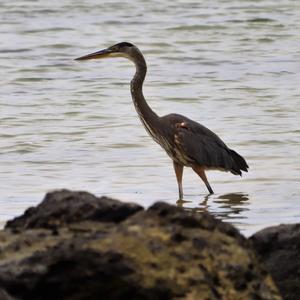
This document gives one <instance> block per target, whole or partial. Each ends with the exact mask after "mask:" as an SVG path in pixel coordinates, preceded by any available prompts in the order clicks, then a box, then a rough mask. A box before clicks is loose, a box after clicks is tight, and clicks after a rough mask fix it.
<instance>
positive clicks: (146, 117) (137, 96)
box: [130, 53, 158, 129]
mask: <svg viewBox="0 0 300 300" xmlns="http://www.w3.org/2000/svg"><path fill="white" fill-rule="evenodd" d="M134 63H135V66H136V72H135V75H134V77H133V79H132V80H131V83H130V90H131V96H132V100H133V103H134V106H135V109H136V111H137V113H138V114H139V117H140V118H141V120H142V122H143V123H144V125H145V126H146V128H147V127H148V126H150V127H152V124H153V123H154V122H155V121H156V120H157V119H158V116H157V114H156V113H155V112H154V111H153V110H152V109H151V108H150V106H149V105H148V104H147V102H146V100H145V98H144V95H143V82H144V79H145V77H146V73H147V65H146V62H145V59H144V57H143V55H142V54H141V53H140V54H139V55H138V56H137V57H136V58H135V59H134ZM147 125H148V126H147ZM147 129H149V128H147Z"/></svg>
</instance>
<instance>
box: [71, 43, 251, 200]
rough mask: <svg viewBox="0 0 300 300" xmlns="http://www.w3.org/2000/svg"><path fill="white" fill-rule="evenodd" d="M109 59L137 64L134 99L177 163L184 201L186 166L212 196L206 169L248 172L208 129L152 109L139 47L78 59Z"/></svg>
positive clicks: (123, 47) (115, 48) (118, 46)
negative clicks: (146, 90)
mask: <svg viewBox="0 0 300 300" xmlns="http://www.w3.org/2000/svg"><path fill="white" fill-rule="evenodd" d="M106 57H125V58H127V59H129V60H131V61H132V62H133V63H134V64H135V67H136V73H135V75H134V77H133V79H132V80H131V84H130V90H131V96H132V100H133V103H134V106H135V108H136V111H137V113H138V115H139V117H140V119H141V121H142V123H143V125H144V126H145V128H146V130H147V131H148V133H149V134H150V135H151V136H152V138H153V139H154V140H155V141H156V142H157V143H158V144H159V145H160V146H161V147H162V148H163V149H165V151H166V152H167V154H168V155H169V156H170V157H171V159H172V160H173V166H174V170H175V173H176V179H177V183H178V192H179V199H180V200H182V198H183V189H182V174H183V167H191V168H192V169H193V170H194V171H195V172H196V173H197V174H198V175H199V176H200V178H201V179H202V180H203V181H204V183H205V185H206V187H207V189H208V191H209V193H210V194H213V190H212V188H211V187H210V185H209V183H208V180H207V177H206V174H205V171H206V170H214V169H217V170H221V171H226V172H228V171H229V172H231V173H233V174H234V175H242V172H241V171H245V172H247V171H248V170H247V169H248V165H247V163H246V161H245V159H244V158H243V157H242V156H240V155H239V154H238V153H236V152H235V151H233V150H231V149H230V148H228V147H227V146H226V145H225V143H224V142H223V141H222V140H221V139H220V138H219V137H218V136H217V135H216V134H215V133H213V132H212V131H210V130H209V129H208V128H206V127H205V126H203V125H201V124H199V123H197V122H195V121H193V120H190V119H188V118H187V117H185V116H182V115H179V114H169V115H166V116H163V117H159V116H158V115H157V114H156V113H155V112H154V111H153V110H152V109H151V108H150V106H149V105H148V104H147V102H146V100H145V98H144V95H143V89H142V88H143V82H144V79H145V76H146V72H147V65H146V61H145V59H144V56H143V54H142V53H141V51H140V50H139V49H138V48H137V47H136V46H134V45H132V44H130V43H127V42H123V43H119V44H116V45H114V46H111V47H109V48H107V49H104V50H101V51H97V52H94V53H91V54H88V55H85V56H81V57H79V58H76V60H88V59H97V58H106Z"/></svg>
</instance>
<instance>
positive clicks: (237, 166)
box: [229, 149, 249, 176]
mask: <svg viewBox="0 0 300 300" xmlns="http://www.w3.org/2000/svg"><path fill="white" fill-rule="evenodd" d="M229 153H230V155H231V158H232V159H233V161H234V167H233V168H232V170H230V172H231V173H232V174H234V175H240V176H242V172H241V171H244V172H248V168H249V166H248V165H247V163H246V161H245V159H244V158H243V157H242V156H241V155H239V154H238V153H236V152H235V151H234V150H231V149H230V150H229Z"/></svg>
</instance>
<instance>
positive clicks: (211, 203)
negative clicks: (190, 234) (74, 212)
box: [0, 0, 300, 235]
mask: <svg viewBox="0 0 300 300" xmlns="http://www.w3.org/2000/svg"><path fill="white" fill-rule="evenodd" d="M0 15H1V19H0V35H1V47H0V63H1V69H0V72H1V79H0V84H1V94H0V125H1V126H0V191H1V197H0V221H1V224H4V222H5V221H6V220H7V219H9V218H12V217H13V216H16V215H18V214H20V213H21V212H23V210H24V209H25V208H27V207H29V206H31V205H35V204H37V203H38V202H39V201H41V199H42V197H43V195H44V193H45V192H46V191H49V190H52V189H57V188H69V189H76V190H88V191H90V192H93V193H95V194H97V195H103V194H105V195H109V196H112V197H116V198H118V199H121V200H124V201H128V200H129V201H135V202H138V203H140V204H142V205H144V206H148V205H151V203H153V202H154V201H157V200H163V201H167V202H169V203H173V204H175V203H176V200H177V184H176V180H175V176H174V174H173V169H172V164H171V161H170V159H169V158H168V156H167V155H166V154H165V153H164V151H163V150H162V149H160V147H159V146H158V145H156V144H155V143H154V142H153V141H152V139H151V138H150V137H148V135H147V133H146V132H145V130H144V128H143V127H142V126H141V124H140V121H139V120H138V118H137V115H136V112H135V110H134V107H133V105H132V103H131V97H130V92H129V85H128V84H129V81H130V79H131V77H132V75H133V73H134V67H133V65H132V64H131V63H130V62H128V61H126V60H122V59H115V60H104V61H90V62H85V63H79V62H75V61H73V58H75V57H77V56H81V55H84V54H87V53H90V52H92V51H96V50H99V49H101V48H104V47H107V46H110V45H112V44H114V43H116V42H120V41H130V42H132V43H135V44H136V45H138V46H139V47H140V49H141V50H142V51H143V52H144V54H145V56H146V60H147V63H148V76H147V78H146V83H145V88H144V92H145V95H146V98H147V99H148V102H149V104H150V105H151V106H152V108H153V109H154V110H155V111H156V112H157V113H158V114H160V115H164V114H167V113H171V112H179V113H182V114H184V115H186V116H188V117H190V118H193V119H195V120H197V121H198V122H201V123H202V124H204V125H205V126H207V127H209V128H210V129H211V130H213V131H215V132H216V133H217V134H219V135H220V136H221V137H222V139H223V140H224V141H225V142H226V143H227V144H228V146H230V147H231V148H233V149H235V150H236V151H238V152H239V153H241V154H242V155H243V156H245V158H246V159H247V161H248V163H249V165H250V172H249V173H248V174H246V175H245V176H244V177H243V178H242V179H241V178H239V177H237V176H234V175H231V174H227V173H221V172H210V173H208V177H209V180H210V183H211V185H212V187H213V188H214V190H215V192H216V194H215V195H213V196H209V197H208V196H206V188H205V186H204V184H203V183H202V182H201V181H200V179H199V178H198V177H197V175H196V174H194V173H193V172H192V171H191V170H190V169H186V170H185V173H184V190H185V200H186V202H184V203H179V205H182V206H184V207H185V208H186V209H192V210H197V211H204V210H207V211H209V212H211V213H212V214H214V215H216V216H218V217H220V218H221V219H223V220H225V221H229V222H232V223H234V224H235V225H237V226H238V228H239V229H241V230H242V232H244V233H245V234H247V235H249V234H251V233H253V232H254V231H256V230H258V229H261V228H263V227H265V226H269V225H273V224H278V223H289V222H299V220H300V197H299V196H300V187H299V186H300V185H299V184H300V165H299V157H300V147H299V144H300V137H299V136H300V117H299V115H300V105H299V104H300V103H299V99H300V88H299V83H300V75H299V74H300V38H299V32H300V2H299V1H293V0H280V1H267V0H261V1H246V0H245V1H233V0H232V1H228V0H226V1H225V0H224V1H221V0H219V1H183V0H173V1H138V0H127V1H96V0H85V1H78V0H60V1H58V0H52V1H42V0H40V1H38V0H36V1H34V0H31V1H30V0H27V1H14V2H12V1H9V0H2V1H1V3H0Z"/></svg>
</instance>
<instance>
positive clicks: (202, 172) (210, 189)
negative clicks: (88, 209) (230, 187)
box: [193, 166, 214, 194]
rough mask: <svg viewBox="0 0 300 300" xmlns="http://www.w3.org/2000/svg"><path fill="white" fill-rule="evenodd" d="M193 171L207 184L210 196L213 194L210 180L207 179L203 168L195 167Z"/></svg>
mask: <svg viewBox="0 0 300 300" xmlns="http://www.w3.org/2000/svg"><path fill="white" fill-rule="evenodd" d="M193 170H194V171H195V172H196V173H197V174H198V175H199V176H200V178H201V179H202V180H203V182H204V183H205V185H206V187H207V189H208V191H209V193H210V194H213V193H214V191H213V190H212V188H211V186H210V185H209V183H208V180H207V178H206V174H205V171H204V169H203V168H201V167H199V166H193Z"/></svg>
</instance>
